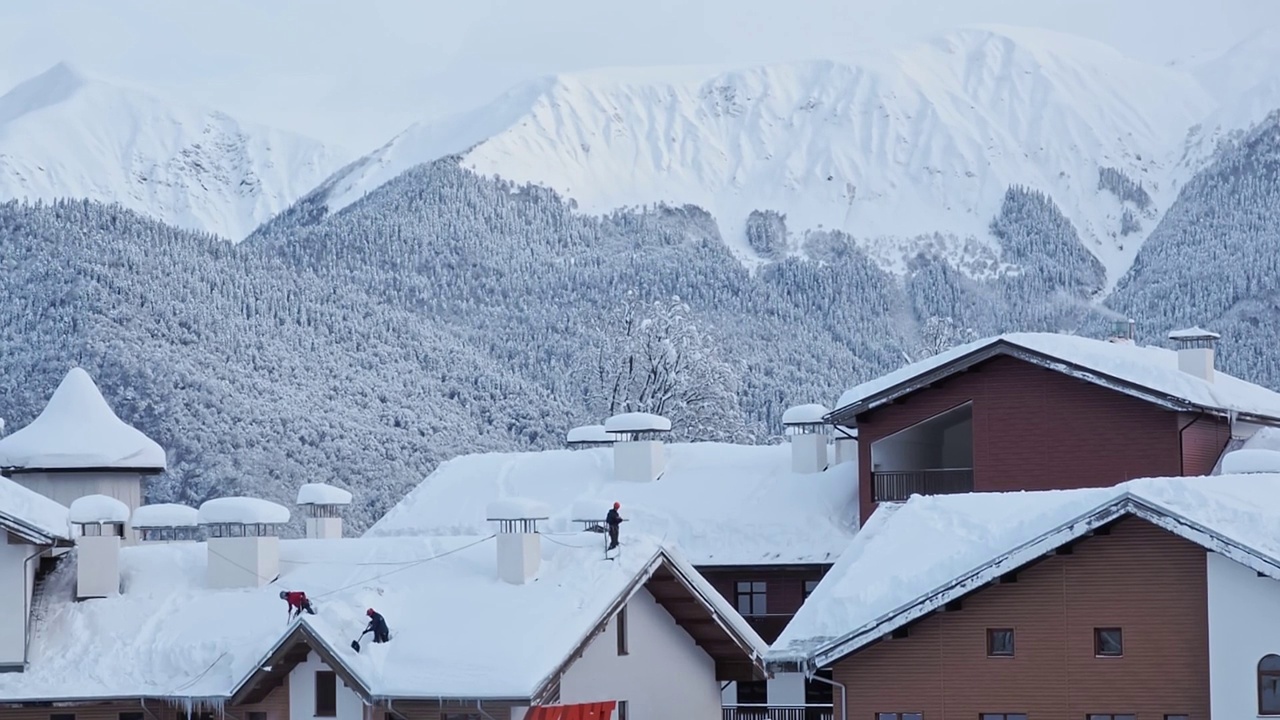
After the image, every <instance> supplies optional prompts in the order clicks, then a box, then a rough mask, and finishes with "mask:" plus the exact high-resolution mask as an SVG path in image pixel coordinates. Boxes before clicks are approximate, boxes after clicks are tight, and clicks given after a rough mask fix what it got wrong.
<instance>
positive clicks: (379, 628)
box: [364, 608, 391, 643]
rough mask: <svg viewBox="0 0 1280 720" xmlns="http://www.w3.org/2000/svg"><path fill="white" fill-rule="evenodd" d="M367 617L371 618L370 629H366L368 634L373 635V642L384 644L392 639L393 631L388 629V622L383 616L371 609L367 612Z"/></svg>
mask: <svg viewBox="0 0 1280 720" xmlns="http://www.w3.org/2000/svg"><path fill="white" fill-rule="evenodd" d="M364 614H365V615H368V616H369V627H367V628H365V629H364V631H365V632H366V633H373V641H374V642H376V643H384V642H386V641H388V640H390V639H391V631H390V630H388V629H387V621H386V619H385V618H383V617H382V616H381V615H379V614H378V613H377V612H375V611H374V609H373V608H369V609H368V610H366V611H365V613H364Z"/></svg>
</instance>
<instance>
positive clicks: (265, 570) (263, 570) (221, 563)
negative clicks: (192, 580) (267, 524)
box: [206, 535, 280, 589]
mask: <svg viewBox="0 0 1280 720" xmlns="http://www.w3.org/2000/svg"><path fill="white" fill-rule="evenodd" d="M206 548H207V549H208V553H209V560H208V566H207V568H206V576H207V578H208V580H207V582H208V585H209V587H211V588H216V589H220V588H246V587H248V588H253V587H262V586H263V585H266V584H267V583H269V582H271V581H272V580H274V579H275V578H276V576H277V575H279V574H280V538H278V537H276V536H274V535H264V536H261V537H223V538H209V540H208V543H207V544H206Z"/></svg>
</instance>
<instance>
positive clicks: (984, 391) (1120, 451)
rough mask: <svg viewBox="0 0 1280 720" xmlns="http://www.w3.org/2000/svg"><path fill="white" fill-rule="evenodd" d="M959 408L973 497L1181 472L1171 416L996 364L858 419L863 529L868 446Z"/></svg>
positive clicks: (1015, 365)
mask: <svg viewBox="0 0 1280 720" xmlns="http://www.w3.org/2000/svg"><path fill="white" fill-rule="evenodd" d="M966 402H972V403H973V464H974V489H975V490H978V491H999V490H1047V489H1067V488H1079V487H1103V486H1107V485H1115V484H1117V483H1120V482H1123V481H1125V480H1131V479H1133V478H1136V477H1144V476H1155V475H1178V474H1179V473H1180V472H1181V470H1182V464H1183V462H1182V447H1181V442H1180V439H1179V435H1178V429H1179V427H1180V425H1179V424H1178V420H1179V417H1178V413H1175V412H1172V411H1169V410H1164V409H1161V408H1158V407H1156V406H1155V405H1152V404H1151V403H1148V402H1145V401H1143V400H1139V399H1137V398H1134V397H1130V396H1128V395H1125V394H1123V393H1120V392H1117V391H1114V390H1109V389H1107V388H1103V387H1101V386H1098V385H1095V384H1093V383H1089V382H1086V381H1084V380H1078V379H1076V378H1073V377H1070V376H1068V375H1064V374H1062V373H1059V372H1055V371H1053V370H1048V369H1045V368H1042V367H1039V366H1038V365H1033V364H1031V363H1028V362H1024V361H1022V360H1018V359H1015V358H1011V357H997V358H993V359H991V360H988V361H986V362H984V363H980V364H979V365H977V366H975V368H974V369H973V370H971V371H970V372H965V373H959V374H956V375H952V376H951V377H949V378H946V379H945V380H943V381H940V382H939V383H937V384H935V385H934V386H933V387H929V388H925V389H922V390H918V391H916V392H914V393H912V394H910V395H907V396H905V397H904V398H902V400H901V401H900V402H898V403H895V404H891V405H887V406H885V407H882V408H877V409H875V410H872V411H870V412H868V413H864V414H863V415H862V416H860V417H859V418H858V440H859V442H858V459H859V467H858V473H859V478H858V484H859V493H860V498H859V499H860V503H859V505H860V507H861V509H862V510H861V514H862V520H863V521H865V520H866V519H867V518H868V517H870V516H871V513H872V512H873V511H874V510H875V504H874V503H873V502H872V499H871V498H872V494H871V470H872V466H871V444H872V443H873V442H875V441H876V440H878V439H880V438H883V437H887V436H889V435H892V434H894V433H896V432H898V431H900V430H903V429H905V428H908V427H910V426H912V425H914V424H916V423H918V422H920V421H922V420H926V419H928V418H931V417H933V416H935V415H937V414H939V413H941V412H943V411H945V410H948V409H950V408H953V407H956V406H958V405H961V404H963V403H966Z"/></svg>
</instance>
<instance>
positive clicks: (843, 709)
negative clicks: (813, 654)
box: [809, 674, 849, 720]
mask: <svg viewBox="0 0 1280 720" xmlns="http://www.w3.org/2000/svg"><path fill="white" fill-rule="evenodd" d="M831 678H832V679H830V680H828V679H826V678H824V677H820V676H818V675H812V676H810V677H809V679H810V680H817V681H818V682H820V683H826V684H827V685H830V686H831V687H836V688H840V715H839V718H840V720H846V718H845V713H846V712H848V710H849V704H848V703H847V702H846V701H845V696H844V685H843V684H841V683H838V682H836V681H835V675H834V674H832V676H831ZM831 717H833V718H834V717H836V714H835V713H834V712H832V713H831Z"/></svg>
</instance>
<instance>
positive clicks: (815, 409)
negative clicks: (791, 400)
mask: <svg viewBox="0 0 1280 720" xmlns="http://www.w3.org/2000/svg"><path fill="white" fill-rule="evenodd" d="M829 412H831V411H830V410H828V409H827V406H825V405H819V404H817V403H810V404H808V405H796V406H795V407H791V408H787V410H786V412H784V413H782V424H783V425H812V424H815V423H820V422H822V418H823V417H824V416H825V415H826V414H827V413H829Z"/></svg>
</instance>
